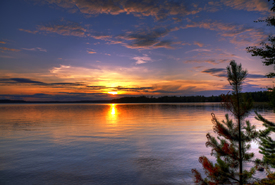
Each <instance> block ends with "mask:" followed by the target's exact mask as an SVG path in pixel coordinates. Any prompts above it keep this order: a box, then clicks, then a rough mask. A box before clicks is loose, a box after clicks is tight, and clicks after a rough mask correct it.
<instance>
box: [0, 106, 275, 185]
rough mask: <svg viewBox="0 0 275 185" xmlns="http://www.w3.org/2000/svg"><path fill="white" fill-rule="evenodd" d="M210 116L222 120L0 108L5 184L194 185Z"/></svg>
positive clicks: (0, 180)
mask: <svg viewBox="0 0 275 185" xmlns="http://www.w3.org/2000/svg"><path fill="white" fill-rule="evenodd" d="M257 111H258V112H260V113H261V114H262V115H264V116H265V117H266V118H267V119H269V120H275V114H274V113H272V110H269V109H266V108H258V109H257ZM212 112H213V113H215V115H216V117H217V118H218V119H219V120H222V119H224V118H225V117H224V115H225V113H226V110H225V109H224V108H223V107H221V106H220V103H174V104H171V103H163V104H1V105H0V118H1V120H0V151H1V152H0V184H7V185H9V184H15V185H17V184H20V185H25V184H26V185H29V184H93V185H99V184H100V185H104V184H108V185H109V184H119V185H131V184H133V185H135V184H141V185H146V184H192V182H193V179H192V178H193V176H192V173H191V169H192V168H197V169H198V170H199V171H201V172H202V167H201V164H200V163H199V162H198V158H199V157H200V156H202V155H205V156H209V154H210V149H209V148H206V147H205V142H206V137H205V135H206V133H207V132H211V133H212V126H213V125H212V122H211V113H212ZM254 116H255V113H254V111H251V114H250V115H249V116H248V117H247V120H250V121H251V123H252V124H255V125H256V126H257V129H262V128H263V127H262V126H261V123H260V122H258V121H257V120H255V119H254ZM231 118H233V117H232V116H231ZM251 150H252V151H254V152H256V156H258V157H259V156H260V155H259V154H258V153H257V152H258V150H257V144H255V143H252V149H251ZM211 159H213V158H211ZM258 173H261V174H258V175H260V176H261V175H263V173H264V172H258Z"/></svg>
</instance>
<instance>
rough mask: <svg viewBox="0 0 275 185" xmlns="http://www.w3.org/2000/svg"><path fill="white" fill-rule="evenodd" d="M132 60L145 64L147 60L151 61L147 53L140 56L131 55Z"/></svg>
mask: <svg viewBox="0 0 275 185" xmlns="http://www.w3.org/2000/svg"><path fill="white" fill-rule="evenodd" d="M133 59H134V60H136V64H145V63H147V62H150V61H152V59H151V58H150V57H148V55H143V56H142V57H133Z"/></svg>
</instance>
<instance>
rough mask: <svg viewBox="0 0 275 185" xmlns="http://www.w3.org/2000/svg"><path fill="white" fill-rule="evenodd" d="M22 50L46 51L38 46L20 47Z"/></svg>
mask: <svg viewBox="0 0 275 185" xmlns="http://www.w3.org/2000/svg"><path fill="white" fill-rule="evenodd" d="M22 49H23V50H27V51H43V52H47V50H46V49H43V48H40V47H36V48H22Z"/></svg>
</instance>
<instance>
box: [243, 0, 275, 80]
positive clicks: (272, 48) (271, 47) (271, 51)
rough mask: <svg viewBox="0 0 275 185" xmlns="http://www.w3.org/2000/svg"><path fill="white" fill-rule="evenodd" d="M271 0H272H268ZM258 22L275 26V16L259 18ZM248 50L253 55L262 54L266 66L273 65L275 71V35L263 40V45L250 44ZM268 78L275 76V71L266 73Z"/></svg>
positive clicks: (273, 8) (274, 2)
mask: <svg viewBox="0 0 275 185" xmlns="http://www.w3.org/2000/svg"><path fill="white" fill-rule="evenodd" d="M268 1H270V0H268ZM270 10H271V11H273V12H275V0H273V7H272V8H271V9H270ZM256 22H266V23H267V26H275V17H274V16H271V17H268V18H266V19H265V20H258V21H256ZM246 49H247V52H249V53H252V56H260V57H261V59H263V61H262V62H263V64H264V65H266V66H271V67H272V65H274V66H273V70H274V71H275V36H273V35H270V36H269V38H268V41H267V42H262V43H261V47H256V46H249V47H247V48H246ZM266 76H267V77H268V78H273V77H275V73H274V72H270V73H269V74H267V75H266Z"/></svg>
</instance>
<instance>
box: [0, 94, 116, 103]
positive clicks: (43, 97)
mask: <svg viewBox="0 0 275 185" xmlns="http://www.w3.org/2000/svg"><path fill="white" fill-rule="evenodd" d="M116 97H118V96H116ZM0 99H11V100H30V101H82V100H90V101H91V100H106V99H114V96H112V95H109V94H106V93H66V92H61V93H58V94H44V93H38V94H30V95H21V94H15V95H10V94H2V95H0Z"/></svg>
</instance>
